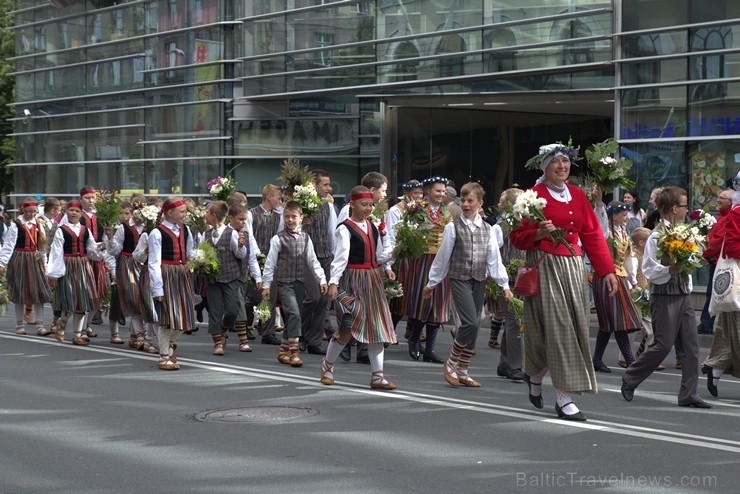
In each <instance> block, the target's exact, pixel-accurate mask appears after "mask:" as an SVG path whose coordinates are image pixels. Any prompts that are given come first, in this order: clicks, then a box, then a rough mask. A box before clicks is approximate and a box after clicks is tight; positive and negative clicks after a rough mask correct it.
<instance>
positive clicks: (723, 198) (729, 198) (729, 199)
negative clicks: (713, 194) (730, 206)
mask: <svg viewBox="0 0 740 494" xmlns="http://www.w3.org/2000/svg"><path fill="white" fill-rule="evenodd" d="M717 199H722V200H723V201H731V200H732V197H724V196H719V197H718V198H717Z"/></svg>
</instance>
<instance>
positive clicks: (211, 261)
mask: <svg viewBox="0 0 740 494" xmlns="http://www.w3.org/2000/svg"><path fill="white" fill-rule="evenodd" d="M187 266H188V268H189V269H190V270H191V271H192V272H193V273H195V275H196V276H200V277H202V278H205V279H206V280H208V282H209V283H214V282H215V280H216V276H218V275H219V274H221V262H220V261H219V259H218V252H216V248H215V247H214V246H213V245H212V244H211V243H210V242H201V243H200V245H198V248H197V249H195V251H194V254H193V258H192V259H191V260H189V261H188V264H187Z"/></svg>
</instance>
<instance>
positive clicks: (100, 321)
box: [90, 311, 103, 326]
mask: <svg viewBox="0 0 740 494" xmlns="http://www.w3.org/2000/svg"><path fill="white" fill-rule="evenodd" d="M90 324H95V325H96V326H97V325H100V324H103V316H102V315H101V314H100V311H97V312H96V313H95V314H94V315H93V317H92V319H91V320H90Z"/></svg>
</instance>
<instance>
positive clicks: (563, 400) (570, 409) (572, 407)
mask: <svg viewBox="0 0 740 494" xmlns="http://www.w3.org/2000/svg"><path fill="white" fill-rule="evenodd" d="M555 401H556V403H557V404H558V406H559V407H560V409H561V410H562V411H563V413H564V414H566V415H573V414H575V413H578V412H579V410H578V407H577V406H576V404H575V403H573V400H572V399H571V397H570V393H568V392H566V391H561V390H559V389H558V388H555ZM566 404H567V405H566Z"/></svg>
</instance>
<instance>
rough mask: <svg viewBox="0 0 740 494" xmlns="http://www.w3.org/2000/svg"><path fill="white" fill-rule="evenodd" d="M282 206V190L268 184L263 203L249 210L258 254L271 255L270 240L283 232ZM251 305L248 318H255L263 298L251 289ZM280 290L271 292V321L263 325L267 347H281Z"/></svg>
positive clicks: (249, 305)
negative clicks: (277, 324)
mask: <svg viewBox="0 0 740 494" xmlns="http://www.w3.org/2000/svg"><path fill="white" fill-rule="evenodd" d="M281 205H282V189H281V188H280V187H278V186H277V185H273V184H267V185H265V186H264V187H263V188H262V203H261V204H260V205H259V206H257V207H254V208H252V209H250V210H249V217H248V219H247V225H249V228H250V229H251V231H252V232H254V239H255V241H256V242H257V246H258V247H259V251H258V252H257V254H262V255H265V256H268V255H269V254H270V240H271V239H272V237H274V236H275V235H277V234H278V233H279V232H281V231H283V229H284V228H285V226H284V224H283V215H282V214H281V212H280V207H281ZM248 298H249V303H248V304H247V308H246V310H247V318H250V320H251V319H252V318H253V315H252V314H253V312H252V311H253V308H254V306H255V305H257V304H258V303H259V301H260V298H261V293H260V291H259V290H255V289H254V288H253V287H250V289H249V292H248ZM277 302H278V290H273V291H272V292H271V298H270V304H271V305H272V307H273V310H272V316H271V317H270V320H269V321H267V322H266V323H265V324H263V325H262V328H261V331H260V335H261V336H262V343H263V344H265V345H279V344H280V340H278V339H277V338H276V337H275V316H276V315H277V313H278V310H280V309H279V308H278V307H277Z"/></svg>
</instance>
